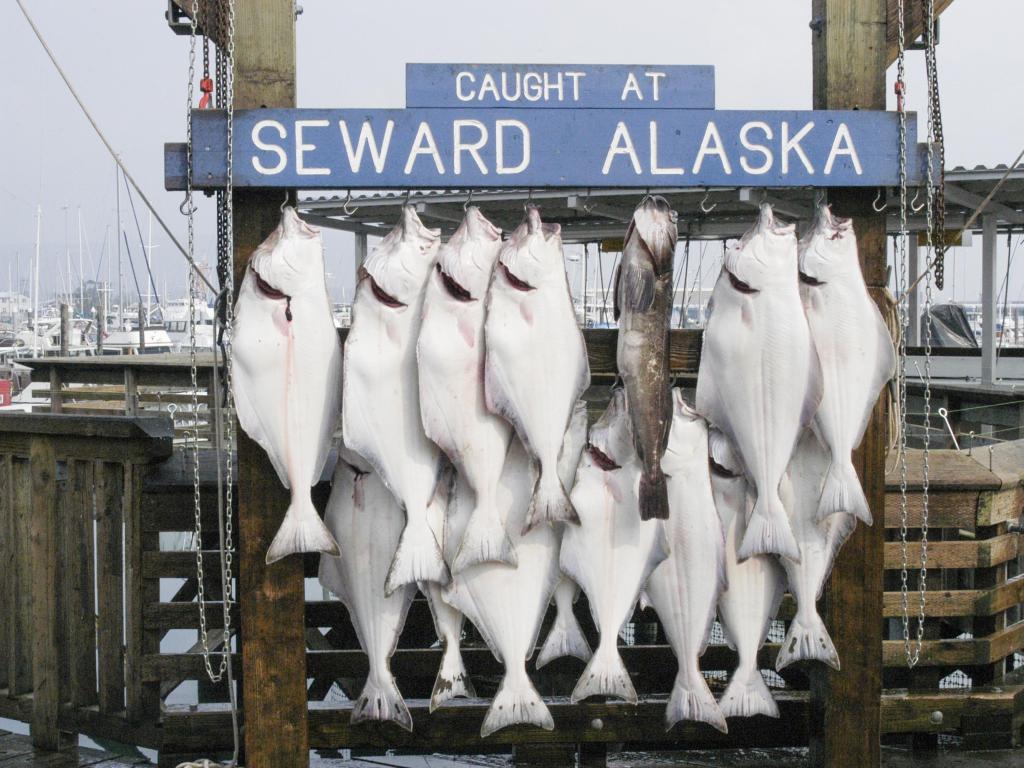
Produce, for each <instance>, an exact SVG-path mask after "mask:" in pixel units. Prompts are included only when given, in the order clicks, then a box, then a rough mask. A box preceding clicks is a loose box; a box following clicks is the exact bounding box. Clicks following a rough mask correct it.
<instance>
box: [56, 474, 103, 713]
mask: <svg viewBox="0 0 1024 768" xmlns="http://www.w3.org/2000/svg"><path fill="white" fill-rule="evenodd" d="M68 484H69V485H70V489H71V497H70V500H69V501H70V503H69V504H68V505H67V506H66V508H65V513H66V515H65V516H64V517H62V519H61V521H60V523H61V525H60V530H61V545H62V546H61V553H62V557H61V570H62V577H63V585H62V591H61V594H62V596H63V621H64V623H63V628H64V629H63V636H64V638H65V642H66V644H67V645H66V653H65V654H63V656H64V657H66V659H67V667H68V674H67V690H68V699H69V701H70V703H71V704H72V706H76V707H79V706H90V705H92V704H95V703H96V607H95V589H96V586H95V569H94V565H93V521H94V520H95V514H94V511H93V501H94V498H93V463H92V462H90V461H68Z"/></svg>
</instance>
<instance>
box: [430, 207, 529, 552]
mask: <svg viewBox="0 0 1024 768" xmlns="http://www.w3.org/2000/svg"><path fill="white" fill-rule="evenodd" d="M500 248H501V230H500V229H498V228H497V227H495V226H494V225H493V224H491V222H489V221H488V220H487V219H485V218H484V216H483V215H482V214H481V213H480V209H479V208H475V207H471V208H469V209H467V211H466V216H465V218H464V219H463V222H462V224H461V225H460V226H459V228H458V229H457V230H456V231H455V234H454V235H452V238H451V240H449V241H448V242H447V243H445V244H444V245H443V246H441V249H440V250H439V251H438V255H437V263H436V265H435V268H434V270H433V271H432V272H431V275H430V278H429V279H428V280H427V289H426V297H425V299H424V303H423V320H422V325H421V327H420V333H419V340H418V342H417V345H416V357H417V360H418V363H419V388H420V390H419V391H420V412H421V415H422V418H423V428H424V430H425V431H426V434H427V437H429V438H430V439H431V440H433V441H434V442H435V443H437V445H438V446H439V447H440V448H441V450H442V451H444V453H445V454H446V455H447V456H448V458H449V459H450V460H451V462H452V464H454V465H455V468H456V469H457V470H458V472H459V474H460V475H461V476H462V478H463V480H464V481H465V482H466V483H467V484H468V485H469V487H470V489H471V490H472V491H473V494H474V499H475V509H474V511H473V515H472V517H471V520H470V523H469V525H468V526H467V529H466V533H465V534H464V537H463V541H462V542H461V545H460V547H459V548H458V550H457V552H456V554H455V557H454V558H453V559H451V560H449V565H450V566H451V570H452V571H453V572H458V571H461V570H462V569H463V568H465V567H467V566H469V565H473V564H474V563H480V562H488V561H496V562H505V563H509V564H511V565H515V549H514V548H513V547H512V542H511V541H510V540H509V538H508V535H507V534H506V533H505V528H504V526H503V525H502V521H501V518H500V516H499V515H498V510H497V503H496V501H495V494H496V493H497V487H498V481H499V479H500V477H501V468H502V465H503V463H504V461H505V451H506V450H507V449H508V443H509V437H510V435H511V426H510V425H509V423H508V422H507V421H505V420H504V419H503V418H501V417H500V416H497V415H495V414H493V413H491V412H490V411H489V410H487V406H486V404H485V402H484V379H483V369H484V319H485V316H486V312H485V304H486V298H487V287H488V284H489V283H490V280H491V273H492V271H493V270H494V263H495V261H496V260H497V258H498V251H499V250H500Z"/></svg>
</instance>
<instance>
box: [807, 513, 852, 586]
mask: <svg viewBox="0 0 1024 768" xmlns="http://www.w3.org/2000/svg"><path fill="white" fill-rule="evenodd" d="M822 525H824V526H825V527H826V528H827V529H828V535H827V537H826V542H827V544H828V567H826V568H825V570H824V571H823V572H822V574H821V582H820V583H819V584H818V591H817V594H816V595H815V596H814V599H815V600H820V599H821V592H822V590H823V589H824V588H825V582H826V581H828V577H829V574H831V573H832V565H833V564H834V563H835V561H836V556H837V555H838V554H839V550H840V549H842V547H843V544H845V543H846V540H847V539H848V538H850V534H852V533H853V532H854V530H855V529H856V528H857V518H856V517H854V516H853V515H851V514H847V513H846V512H840V513H839V514H837V515H832V516H831V517H829V518H828V520H826V521H825V522H824V523H822Z"/></svg>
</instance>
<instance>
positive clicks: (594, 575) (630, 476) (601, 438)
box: [559, 389, 665, 703]
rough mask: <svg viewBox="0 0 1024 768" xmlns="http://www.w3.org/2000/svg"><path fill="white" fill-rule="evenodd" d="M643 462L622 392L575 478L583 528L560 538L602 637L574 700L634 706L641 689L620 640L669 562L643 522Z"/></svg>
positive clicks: (595, 429) (566, 568)
mask: <svg viewBox="0 0 1024 768" xmlns="http://www.w3.org/2000/svg"><path fill="white" fill-rule="evenodd" d="M641 469H642V468H641V465H640V461H639V459H638V458H637V454H636V448H635V447H634V445H633V433H632V429H631V427H630V420H629V414H628V413H627V412H626V398H625V393H624V391H623V390H622V389H617V390H615V392H614V393H613V394H612V399H611V402H610V403H609V404H608V408H607V409H606V410H605V412H604V414H603V415H602V416H601V418H600V419H598V421H597V422H596V423H595V424H594V425H593V426H592V427H591V429H590V436H589V443H588V446H587V450H586V451H584V453H583V457H582V458H581V460H580V464H579V468H578V469H577V472H576V483H575V485H574V486H573V490H572V502H573V505H574V506H575V507H576V511H577V512H578V513H579V517H580V524H579V525H578V526H575V525H568V526H566V527H565V530H564V531H563V533H562V550H561V555H560V557H559V564H560V565H561V568H562V571H563V572H564V573H565V574H566V575H567V576H569V577H570V578H571V579H572V580H573V581H575V582H576V583H577V584H579V585H580V588H581V589H582V590H583V592H584V593H585V594H586V596H587V600H588V602H589V604H590V611H591V615H592V617H593V619H594V624H595V625H596V626H597V628H598V630H599V631H600V633H601V638H600V642H599V643H598V646H597V649H596V650H595V651H594V655H593V657H592V658H591V659H590V661H589V662H588V663H587V666H586V668H585V669H584V670H583V674H582V675H581V676H580V679H579V682H578V683H577V684H576V687H575V689H574V690H573V692H572V701H573V702H578V701H581V700H583V699H585V698H587V697H588V696H615V697H617V698H620V699H623V700H625V701H628V702H631V703H636V701H637V695H636V689H635V688H634V687H633V683H632V681H631V680H630V678H629V672H628V671H627V670H626V667H625V665H623V663H622V657H621V656H620V655H619V649H618V635H619V631H620V630H621V629H622V625H623V624H625V622H626V621H628V620H629V618H630V616H631V615H632V612H633V607H634V606H635V605H636V601H637V596H638V595H639V593H640V589H641V588H642V587H643V585H644V583H645V582H646V581H647V577H648V576H650V574H651V571H653V570H654V568H655V566H657V565H658V563H660V562H661V561H662V560H664V559H665V548H664V545H663V535H662V529H661V523H660V522H659V521H657V520H641V519H640V511H639V489H640V474H641Z"/></svg>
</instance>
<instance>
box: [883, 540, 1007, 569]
mask: <svg viewBox="0 0 1024 768" xmlns="http://www.w3.org/2000/svg"><path fill="white" fill-rule="evenodd" d="M1020 546H1021V545H1020V537H1019V536H1017V535H1016V534H1013V533H1004V534H1001V535H999V536H996V537H995V538H992V539H984V540H976V541H932V542H929V543H928V567H929V568H932V567H935V568H963V569H967V568H988V567H990V566H993V565H998V564H1000V563H1005V562H1007V561H1009V560H1013V559H1014V558H1016V557H1017V554H1018V552H1020V551H1021V549H1020ZM907 560H908V561H909V562H910V563H917V562H920V560H921V544H920V543H919V542H914V541H911V542H908V543H907ZM901 564H902V553H901V549H900V543H899V542H898V541H887V542H886V543H885V567H886V568H887V569H898V568H900V567H901Z"/></svg>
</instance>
